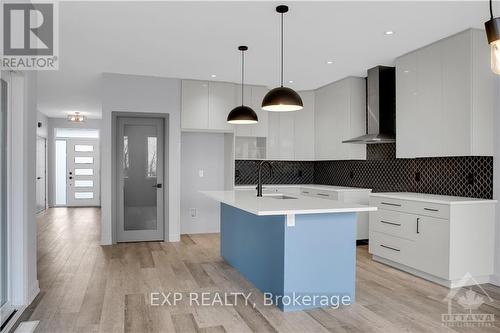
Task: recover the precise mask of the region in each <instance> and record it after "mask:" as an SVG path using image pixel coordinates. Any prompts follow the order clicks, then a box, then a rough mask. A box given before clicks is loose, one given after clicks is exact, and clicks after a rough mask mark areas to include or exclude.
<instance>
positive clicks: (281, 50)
mask: <svg viewBox="0 0 500 333" xmlns="http://www.w3.org/2000/svg"><path fill="white" fill-rule="evenodd" d="M490 1H491V0H490ZM283 45H284V44H283V13H281V86H282V87H283V58H284V57H283Z"/></svg>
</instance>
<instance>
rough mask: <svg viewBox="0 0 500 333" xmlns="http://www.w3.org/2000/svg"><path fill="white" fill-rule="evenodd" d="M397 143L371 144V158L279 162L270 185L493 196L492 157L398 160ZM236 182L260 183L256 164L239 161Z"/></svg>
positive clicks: (369, 153) (479, 196)
mask: <svg viewBox="0 0 500 333" xmlns="http://www.w3.org/2000/svg"><path fill="white" fill-rule="evenodd" d="M395 146H396V145H395V144H376V145H367V160H365V161H360V160H345V161H316V162H297V161H275V162H273V165H274V167H273V169H274V175H273V176H272V177H268V170H267V167H265V170H263V175H264V178H263V179H264V183H267V184H308V183H316V184H324V185H338V186H352V187H367V188H372V189H373V191H374V192H403V191H405V192H420V193H430V194H443V195H455V196H464V197H475V198H486V199H491V198H492V197H493V157H491V156H473V157H435V158H416V159H396V158H395V156H396V148H395ZM236 175H237V177H236V184H237V185H244V184H245V185H246V184H256V183H257V161H247V160H238V161H236Z"/></svg>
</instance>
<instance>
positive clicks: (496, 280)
mask: <svg viewBox="0 0 500 333" xmlns="http://www.w3.org/2000/svg"><path fill="white" fill-rule="evenodd" d="M490 283H491V284H493V285H495V286H497V287H500V275H492V276H491V277H490Z"/></svg>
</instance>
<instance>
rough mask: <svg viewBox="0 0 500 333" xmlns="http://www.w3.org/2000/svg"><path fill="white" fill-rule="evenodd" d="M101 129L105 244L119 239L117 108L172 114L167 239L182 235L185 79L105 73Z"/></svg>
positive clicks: (167, 161)
mask: <svg viewBox="0 0 500 333" xmlns="http://www.w3.org/2000/svg"><path fill="white" fill-rule="evenodd" d="M102 93H103V97H102V131H101V165H102V167H101V207H102V210H101V244H103V245H108V244H113V243H114V242H116V229H115V226H116V179H115V178H114V177H115V170H114V168H115V157H114V156H115V155H114V149H115V147H114V146H115V141H116V138H115V135H116V133H114V130H115V129H114V125H113V112H120V113H123V112H131V113H150V114H164V115H168V122H167V123H168V126H167V128H166V129H165V133H166V135H168V146H167V147H165V152H166V153H165V155H166V156H165V175H166V179H165V181H164V183H165V184H168V186H165V220H166V226H165V240H170V241H178V240H179V239H180V217H179V213H180V178H181V172H180V160H181V159H180V153H181V125H180V124H181V81H180V80H178V79H168V78H158V77H149V76H138V75H122V74H109V73H105V74H103V79H102Z"/></svg>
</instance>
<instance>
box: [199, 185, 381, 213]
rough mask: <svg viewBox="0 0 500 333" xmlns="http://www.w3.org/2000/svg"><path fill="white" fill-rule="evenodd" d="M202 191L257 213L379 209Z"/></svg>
mask: <svg viewBox="0 0 500 333" xmlns="http://www.w3.org/2000/svg"><path fill="white" fill-rule="evenodd" d="M201 193H203V194H205V195H206V196H208V197H210V198H212V199H214V200H216V201H219V202H222V203H225V204H227V205H230V206H233V207H236V208H239V209H241V210H244V211H247V212H249V213H252V214H255V215H295V214H324V213H353V212H368V211H375V210H377V207H369V206H364V205H358V204H354V203H346V202H343V201H337V200H325V199H321V198H315V197H307V196H302V195H289V194H285V195H287V196H290V197H294V198H296V199H276V195H277V194H264V196H263V197H260V198H258V197H257V195H256V193H255V191H241V190H240V191H238V190H236V191H201ZM273 196H274V197H273Z"/></svg>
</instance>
